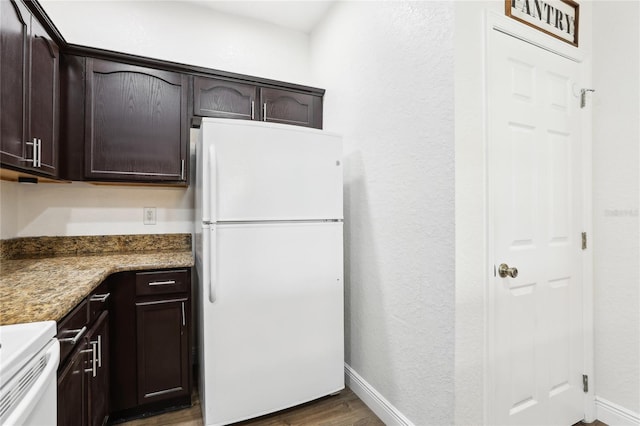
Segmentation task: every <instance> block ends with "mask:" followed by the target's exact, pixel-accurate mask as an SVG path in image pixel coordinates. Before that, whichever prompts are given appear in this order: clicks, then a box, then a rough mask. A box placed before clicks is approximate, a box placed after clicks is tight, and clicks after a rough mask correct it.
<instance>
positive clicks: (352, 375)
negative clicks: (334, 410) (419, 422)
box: [344, 363, 415, 426]
mask: <svg viewBox="0 0 640 426" xmlns="http://www.w3.org/2000/svg"><path fill="white" fill-rule="evenodd" d="M344 376H345V383H346V385H347V386H349V388H351V390H352V391H353V393H355V394H356V395H358V398H360V399H361V400H362V402H364V403H365V404H366V405H367V407H369V408H370V409H371V411H373V412H374V413H375V414H376V416H378V417H380V420H382V421H383V422H384V424H385V425H387V426H415V425H414V424H413V423H412V422H411V421H410V420H409V419H407V418H406V417H405V416H404V415H403V414H402V413H401V412H400V411H398V409H397V408H396V407H394V406H393V405H392V404H391V403H390V402H389V401H387V400H386V399H385V398H384V397H383V396H382V395H380V393H378V391H377V390H375V389H374V388H373V386H371V385H370V384H369V383H368V382H367V381H366V380H365V379H363V378H362V377H360V375H359V374H358V373H356V371H355V370H354V369H353V368H351V366H349V364H347V363H345V364H344Z"/></svg>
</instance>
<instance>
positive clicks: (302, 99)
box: [260, 88, 322, 129]
mask: <svg viewBox="0 0 640 426" xmlns="http://www.w3.org/2000/svg"><path fill="white" fill-rule="evenodd" d="M260 102H261V104H262V120H263V121H270V122H274V123H283V124H292V125H295V126H305V127H315V128H318V129H320V128H322V99H321V98H320V97H319V96H314V95H309V94H304V93H296V92H289V91H287V90H280V89H266V88H262V89H260Z"/></svg>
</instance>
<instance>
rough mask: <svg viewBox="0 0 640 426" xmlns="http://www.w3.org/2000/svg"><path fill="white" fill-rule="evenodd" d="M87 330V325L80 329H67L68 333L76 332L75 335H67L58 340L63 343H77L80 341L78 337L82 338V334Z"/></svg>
mask: <svg viewBox="0 0 640 426" xmlns="http://www.w3.org/2000/svg"><path fill="white" fill-rule="evenodd" d="M85 331H87V327H86V326H84V327H82V328H81V329H79V330H67V331H65V332H66V333H76V335H75V336H73V337H65V338H63V339H58V341H60V342H61V343H71V344H72V345H75V344H76V343H77V342H78V339H80V338H81V337H82V335H83V334H84V333H85Z"/></svg>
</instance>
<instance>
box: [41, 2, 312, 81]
mask: <svg viewBox="0 0 640 426" xmlns="http://www.w3.org/2000/svg"><path fill="white" fill-rule="evenodd" d="M41 4H42V5H43V7H44V8H45V10H46V11H47V13H48V14H49V16H50V17H51V19H52V21H53V22H54V23H55V25H56V27H58V29H59V30H60V32H61V33H62V35H63V36H64V37H65V39H66V40H67V41H68V42H70V43H73V44H81V45H86V46H91V47H99V48H102V49H108V50H114V51H118V52H125V53H130V54H135V55H142V56H148V57H152V58H157V59H164V60H168V61H173V62H180V63H185V64H190V65H199V66H203V67H208V68H214V69H218V70H224V71H231V72H237V73H241V74H248V75H253V76H257V77H264V78H272V79H276V80H283V81H288V82H292V83H300V84H305V83H308V76H309V50H308V44H309V43H308V41H309V38H308V36H307V35H306V34H304V33H302V32H299V31H294V30H289V29H285V28H282V27H278V26H276V25H273V24H268V23H264V22H260V21H256V20H252V19H247V18H240V17H235V16H232V15H227V14H224V13H220V12H216V11H214V10H212V9H210V8H208V7H206V6H201V5H198V4H193V3H190V2H181V1H135V0H132V1H126V0H124V1H105V0H94V1H68V0H43V1H41Z"/></svg>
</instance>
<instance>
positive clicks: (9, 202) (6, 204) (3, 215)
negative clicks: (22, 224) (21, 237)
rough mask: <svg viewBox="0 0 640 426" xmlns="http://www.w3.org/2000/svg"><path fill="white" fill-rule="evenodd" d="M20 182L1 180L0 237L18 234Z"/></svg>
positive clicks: (12, 236)
mask: <svg viewBox="0 0 640 426" xmlns="http://www.w3.org/2000/svg"><path fill="white" fill-rule="evenodd" d="M17 205H18V184H17V183H15V182H8V181H4V180H0V239H2V240H5V239H10V238H15V237H17V236H18V209H17Z"/></svg>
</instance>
